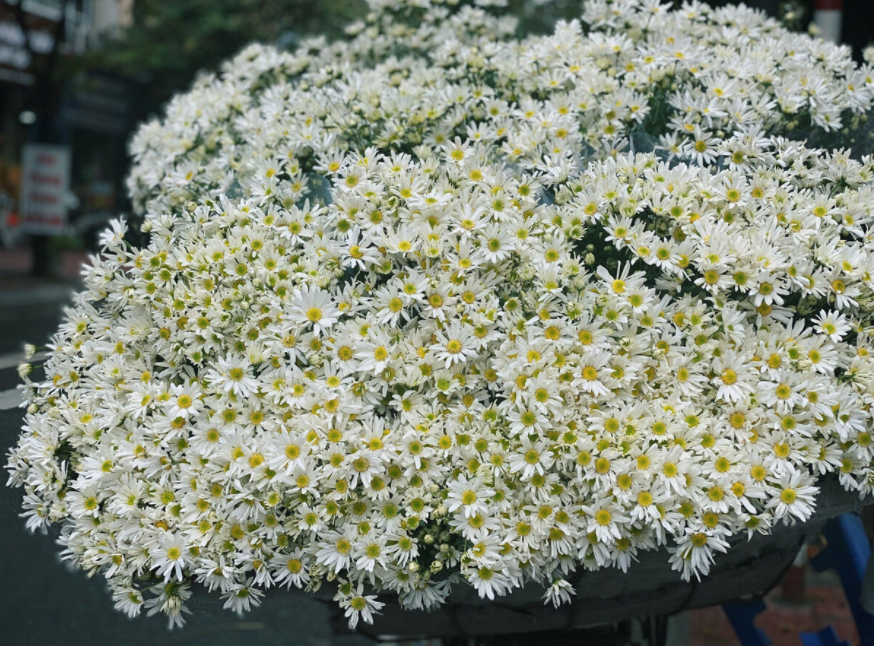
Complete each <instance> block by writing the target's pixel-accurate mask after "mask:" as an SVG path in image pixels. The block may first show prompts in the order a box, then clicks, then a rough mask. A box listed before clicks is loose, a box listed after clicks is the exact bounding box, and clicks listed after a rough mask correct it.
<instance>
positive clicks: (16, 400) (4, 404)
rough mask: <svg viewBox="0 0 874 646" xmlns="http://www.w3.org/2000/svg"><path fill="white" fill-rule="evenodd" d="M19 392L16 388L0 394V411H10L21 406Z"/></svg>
mask: <svg viewBox="0 0 874 646" xmlns="http://www.w3.org/2000/svg"><path fill="white" fill-rule="evenodd" d="M21 401H22V399H21V392H20V391H19V390H18V389H17V388H12V389H11V390H4V391H3V392H0V410H12V409H13V408H18V405H19V404H21Z"/></svg>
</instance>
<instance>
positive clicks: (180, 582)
mask: <svg viewBox="0 0 874 646" xmlns="http://www.w3.org/2000/svg"><path fill="white" fill-rule="evenodd" d="M371 4H372V9H373V13H372V14H371V15H370V16H369V17H368V20H367V21H366V22H364V23H362V24H359V25H353V27H352V28H350V34H351V39H350V40H349V41H348V42H344V43H342V44H334V45H327V44H325V43H323V42H320V41H311V42H307V43H305V44H304V45H303V46H302V47H301V48H300V49H299V50H298V51H296V52H295V53H293V54H292V53H282V52H279V51H277V50H275V49H272V48H268V47H262V46H253V47H250V48H249V49H247V50H246V51H244V52H243V53H242V54H240V55H239V56H238V57H237V58H236V59H235V60H234V61H232V62H231V63H230V64H229V65H228V66H227V67H226V68H225V70H224V72H223V74H222V75H221V76H218V77H212V76H210V77H204V78H203V79H201V80H200V81H199V82H198V83H197V84H196V85H195V87H194V88H193V90H192V91H191V92H190V93H189V94H187V95H185V96H181V97H178V98H177V99H175V100H174V101H173V102H172V103H171V105H170V106H169V108H168V113H167V118H166V119H165V120H164V121H163V122H155V123H152V124H149V125H147V126H145V127H144V128H143V129H142V130H141V131H140V132H139V134H138V135H137V136H136V138H135V140H134V143H133V153H134V157H135V161H136V165H135V168H134V171H133V172H132V174H131V178H130V183H129V185H130V189H131V192H132V194H133V196H134V198H135V200H136V203H137V204H138V205H139V206H140V207H141V208H142V209H143V211H144V213H145V220H144V224H143V230H144V231H147V232H148V233H149V234H150V237H149V241H148V243H147V244H145V245H143V246H133V245H131V244H129V243H128V242H126V240H125V232H126V227H125V225H124V224H121V223H118V224H116V225H115V226H114V227H113V228H112V229H111V230H110V231H108V232H107V233H106V234H104V236H103V238H102V244H103V246H104V253H103V254H102V255H101V256H100V257H95V258H94V259H93V262H92V265H91V266H90V267H89V268H88V269H87V270H86V272H85V282H86V289H85V291H84V292H82V293H81V294H79V295H78V296H77V297H76V300H75V304H74V306H73V307H71V308H70V309H69V310H68V311H67V314H66V318H65V321H64V323H63V324H62V325H61V328H60V330H59V331H58V333H57V335H56V336H55V338H54V339H53V345H52V350H51V353H50V355H49V358H48V360H47V362H46V364H45V377H44V378H41V379H37V380H35V381H33V380H30V379H28V381H27V384H26V386H25V388H26V392H27V396H28V409H27V415H26V418H25V427H24V431H23V433H22V436H21V438H20V440H19V443H18V446H17V447H16V448H15V449H14V450H13V451H12V453H11V455H10V457H9V463H8V468H9V470H10V474H11V476H10V481H11V482H12V483H13V484H16V485H22V486H24V488H25V492H26V493H25V498H24V507H25V516H26V517H27V524H28V526H29V527H30V528H33V529H35V528H45V527H46V526H48V525H49V524H53V523H56V524H59V525H60V527H61V541H62V543H63V545H64V547H65V550H64V556H65V557H66V558H69V559H71V560H72V561H74V562H75V563H77V564H78V565H79V566H80V567H82V568H83V569H86V570H88V571H97V572H101V573H102V574H104V575H105V576H106V578H107V580H108V582H109V585H110V586H111V588H112V590H113V593H114V595H115V599H116V602H117V604H116V605H117V607H118V608H120V609H122V610H124V611H126V612H128V613H129V614H131V615H135V614H137V613H139V612H140V611H141V610H142V609H143V608H147V609H148V611H149V613H150V614H152V613H155V612H159V611H163V612H165V613H166V614H167V615H168V616H169V617H170V621H171V624H175V623H182V622H183V614H182V613H183V611H185V605H184V602H185V600H186V599H187V598H189V597H190V595H191V593H192V592H191V586H192V584H193V583H197V584H202V585H203V586H205V587H206V588H207V589H208V590H210V591H213V590H218V591H219V592H220V593H221V595H222V596H223V597H224V598H225V599H226V606H227V607H229V608H232V609H234V610H237V611H239V612H242V611H243V610H246V609H248V608H249V607H250V606H252V605H257V603H258V601H259V599H260V598H261V597H262V595H263V590H264V589H267V588H270V587H272V586H296V587H299V588H306V589H307V590H314V589H317V588H318V587H319V586H320V585H322V584H323V583H324V582H325V581H334V580H336V581H337V582H338V584H339V585H338V592H337V595H336V600H337V601H338V602H339V604H340V605H341V607H342V608H344V609H345V612H346V615H347V617H349V621H350V624H351V625H352V626H354V625H355V624H356V623H357V622H358V621H359V619H363V620H365V621H371V620H372V615H373V613H375V612H377V611H378V610H379V609H380V608H381V607H382V605H383V602H382V601H379V600H378V599H377V596H376V594H374V593H377V592H382V593H388V592H391V593H393V594H394V595H395V596H396V597H397V599H398V600H399V602H400V603H401V604H402V605H403V606H405V607H408V608H417V609H423V608H424V609H427V608H431V607H434V606H436V605H439V604H440V603H442V602H443V601H444V600H445V599H446V598H447V596H448V595H449V593H450V591H451V588H452V586H453V585H463V584H470V585H472V586H473V587H474V588H476V590H477V591H478V592H479V594H480V595H481V596H484V597H488V598H490V599H492V598H494V597H495V596H500V595H504V594H507V593H508V592H510V591H511V590H513V589H514V588H517V587H519V586H522V585H524V584H525V583H526V582H532V581H533V582H536V583H538V584H541V585H543V586H544V587H545V589H546V593H545V598H546V600H547V602H550V601H551V602H553V603H555V604H556V605H558V604H560V603H563V602H567V601H569V600H570V598H571V595H572V594H573V593H574V589H573V586H572V585H571V584H570V583H569V582H568V580H567V577H568V575H569V574H570V573H571V572H573V571H575V570H576V569H578V568H585V569H596V568H602V567H611V566H612V567H618V568H621V569H622V570H625V569H627V568H628V567H629V565H630V564H631V562H632V561H633V560H634V558H635V554H636V553H637V552H639V551H641V550H647V549H656V548H659V547H662V546H666V547H667V549H668V550H669V552H670V556H669V558H670V560H671V563H672V565H673V567H674V568H675V569H676V570H678V572H679V573H680V575H682V576H683V577H685V578H687V579H688V578H690V577H692V576H702V575H706V574H707V572H708V571H709V567H710V564H711V563H712V561H713V558H714V554H715V553H716V552H723V551H725V550H726V549H727V548H728V539H729V537H731V536H732V535H735V534H748V535H752V534H753V533H755V532H768V531H769V529H770V528H771V527H772V526H774V525H775V524H778V523H791V522H799V521H800V522H803V521H805V520H806V519H807V518H809V517H810V515H811V513H812V511H813V509H814V506H815V504H816V494H817V492H818V487H817V484H816V483H817V479H818V478H819V477H821V476H824V475H826V474H837V477H839V478H840V481H841V482H842V483H843V485H844V486H845V487H846V488H847V489H852V490H857V491H859V492H860V495H865V494H869V493H870V492H871V489H872V484H874V475H872V446H871V443H872V436H871V432H872V431H871V429H872V418H871V410H870V409H871V406H872V403H874V360H872V358H871V352H872V338H871V334H870V330H871V327H870V325H871V319H872V312H874V290H872V286H874V282H872V281H874V278H872V272H874V251H872V247H871V241H870V236H871V221H872V206H871V205H872V203H874V200H872V196H874V162H872V160H871V159H870V158H868V157H865V158H863V159H862V160H861V161H860V160H858V159H855V158H853V157H852V156H851V155H850V153H849V152H847V151H837V152H827V151H823V150H819V149H815V148H808V147H807V146H806V145H805V144H802V143H798V142H797V141H793V139H792V137H794V136H796V134H797V133H800V132H803V133H804V136H805V137H808V138H810V139H812V140H816V139H817V137H825V136H826V134H828V135H829V136H830V137H837V138H838V140H839V141H843V142H845V143H848V144H853V145H854V146H856V148H857V149H858V148H859V147H860V146H864V145H866V144H868V143H869V142H868V139H867V134H866V133H865V129H864V125H865V123H866V122H867V115H868V113H869V112H870V111H871V107H872V106H871V104H872V98H874V83H872V70H871V69H869V68H867V67H866V68H857V67H855V66H854V65H853V64H852V62H851V61H850V59H849V55H848V52H847V51H846V50H845V49H841V48H836V47H834V46H832V45H829V44H826V43H823V42H819V41H815V40H813V39H810V38H808V37H805V36H799V35H794V34H791V33H788V32H786V31H784V30H783V29H782V28H781V27H780V26H779V25H778V24H777V23H776V22H774V21H771V20H769V19H767V18H766V17H764V15H762V14H759V13H757V12H754V11H751V10H749V9H746V8H743V7H730V8H724V9H719V10H713V9H710V8H708V7H705V6H703V5H700V4H697V3H687V4H686V5H684V6H683V8H682V9H680V10H678V11H670V10H668V9H667V8H666V7H665V6H662V5H659V4H658V3H657V2H653V1H650V0H622V1H613V2H606V1H598V0H593V1H590V2H587V3H586V4H585V6H584V9H583V14H582V19H583V21H584V22H585V23H586V24H587V25H588V30H583V28H582V26H581V24H580V23H578V22H573V23H568V24H560V25H559V26H558V27H557V29H556V32H555V34H554V35H552V36H548V37H529V38H526V39H522V40H514V39H513V38H512V37H511V35H512V33H513V28H514V27H513V24H512V22H511V21H508V20H507V19H505V18H495V17H492V16H491V15H490V14H488V13H486V12H485V10H484V9H483V8H477V7H463V8H460V9H459V8H457V7H452V6H450V3H446V4H443V3H439V2H422V1H419V2H409V3H397V2H390V3H388V2H375V1H374V2H372V3H371ZM641 147H643V148H645V149H646V150H645V152H639V150H640V148H641ZM635 151H637V152H635Z"/></svg>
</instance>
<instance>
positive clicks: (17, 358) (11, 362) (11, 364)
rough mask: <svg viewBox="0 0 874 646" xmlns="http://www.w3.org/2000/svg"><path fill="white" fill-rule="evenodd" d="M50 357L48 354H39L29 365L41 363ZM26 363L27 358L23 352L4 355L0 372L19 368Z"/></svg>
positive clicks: (1, 358) (0, 356)
mask: <svg viewBox="0 0 874 646" xmlns="http://www.w3.org/2000/svg"><path fill="white" fill-rule="evenodd" d="M48 356H49V355H48V352H37V353H36V354H35V355H33V357H32V358H31V359H30V362H29V363H39V362H40V361H42V360H43V359H45V358H46V357H48ZM24 362H25V358H24V353H23V352H11V353H10V354H3V355H0V370H6V368H17V367H18V366H19V364H22V363H24Z"/></svg>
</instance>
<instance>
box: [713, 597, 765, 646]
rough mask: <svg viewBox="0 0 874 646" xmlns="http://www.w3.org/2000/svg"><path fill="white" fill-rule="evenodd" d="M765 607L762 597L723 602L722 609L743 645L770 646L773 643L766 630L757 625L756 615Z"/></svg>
mask: <svg viewBox="0 0 874 646" xmlns="http://www.w3.org/2000/svg"><path fill="white" fill-rule="evenodd" d="M764 609H765V602H764V601H762V600H761V599H754V600H753V601H742V602H739V603H726V604H723V606H722V610H723V611H724V612H725V615H726V616H727V617H728V620H729V621H730V622H731V627H732V628H734V632H735V633H736V634H737V638H738V639H739V640H740V643H741V644H743V646H768V645H769V644H770V643H771V640H770V639H768V636H767V635H766V634H765V633H764V631H763V630H762V629H761V628H758V627H756V625H755V620H756V615H758V614H759V613H760V612H762V611H763V610H764Z"/></svg>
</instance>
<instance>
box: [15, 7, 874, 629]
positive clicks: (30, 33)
mask: <svg viewBox="0 0 874 646" xmlns="http://www.w3.org/2000/svg"><path fill="white" fill-rule="evenodd" d="M677 4H679V2H678V3H677ZM708 4H711V5H723V4H727V2H726V1H725V0H711V1H710V2H709V3H708ZM747 4H748V5H750V6H754V7H758V8H761V9H763V10H765V11H767V12H768V13H770V14H771V15H773V16H775V17H778V18H780V19H781V20H783V21H784V22H786V23H787V24H788V25H790V26H791V27H792V28H794V29H798V30H801V31H804V30H811V29H812V30H813V31H814V32H816V33H819V35H820V36H822V37H824V38H827V39H829V40H833V41H835V42H841V43H845V44H847V45H848V46H850V47H852V48H853V52H854V57H855V58H856V59H857V60H861V52H862V49H863V48H864V47H865V46H867V45H869V44H871V42H872V41H874V29H872V27H871V25H872V22H871V20H870V18H871V17H872V15H874V6H872V5H874V2H872V0H796V1H792V2H785V1H781V0H749V1H748V2H747ZM579 6H580V3H579V1H578V0H577V1H571V0H553V1H552V2H549V3H547V4H543V3H542V2H534V1H532V0H510V8H511V11H513V12H514V13H516V14H517V15H518V16H519V18H520V29H521V30H523V31H524V32H535V33H539V32H545V31H547V30H550V29H551V25H552V24H554V22H555V21H556V20H557V19H560V18H571V17H574V16H575V15H578V14H579ZM365 12H366V6H365V3H364V2H363V0H0V453H2V454H4V455H5V453H6V452H7V450H8V449H9V447H10V446H11V445H12V443H13V441H14V440H15V437H16V436H17V433H18V430H19V428H20V424H21V416H22V413H21V411H20V410H19V409H17V408H16V407H17V404H18V398H17V393H16V392H15V390H14V388H15V385H16V383H17V382H18V377H17V374H16V371H15V368H16V366H17V364H18V363H19V362H20V361H21V360H22V358H23V350H22V348H23V344H24V343H25V342H31V343H36V344H44V343H45V342H46V341H47V340H48V338H49V336H50V335H51V333H52V331H53V330H54V329H55V328H56V326H57V324H58V321H59V319H60V316H61V311H62V307H63V305H64V303H65V302H66V301H67V300H68V299H69V297H70V295H71V293H72V291H73V290H74V289H75V287H76V281H77V278H78V275H79V269H80V267H81V264H82V263H83V262H85V261H87V256H88V254H89V253H92V252H93V251H95V246H96V241H97V236H98V234H99V232H100V231H101V229H102V228H103V227H105V226H106V223H107V221H108V220H110V219H112V218H115V217H117V216H119V215H125V214H127V213H129V209H130V203H129V201H128V196H127V194H126V190H125V177H126V175H127V173H128V168H129V160H128V154H127V143H128V141H129V139H130V137H131V135H132V134H133V132H134V131H135V130H136V129H137V127H138V126H139V125H140V124H142V123H143V122H144V121H146V120H148V119H151V118H155V117H156V116H158V115H160V114H161V109H162V106H163V105H164V104H165V103H166V101H167V100H168V99H169V98H170V97H171V96H172V95H173V94H175V93H177V92H179V91H182V90H184V89H185V88H186V87H188V86H189V85H190V84H191V82H192V81H193V79H194V78H195V77H196V75H197V74H198V73H201V72H202V71H214V70H216V69H217V68H218V66H219V65H220V63H221V61H222V60H224V59H226V58H228V57H230V56H232V55H233V54H235V53H236V52H237V51H238V50H239V49H241V48H242V47H243V46H244V45H246V44H247V43H249V42H251V41H262V42H270V43H275V44H278V45H280V46H284V47H289V48H290V47H294V45H295V43H296V41H297V40H299V39H300V38H301V37H302V36H305V35H310V34H324V35H326V36H328V37H329V38H333V37H341V36H342V28H343V25H345V24H347V23H349V22H351V21H353V20H355V19H356V18H360V17H362V16H363V15H364V13H365ZM20 495H21V493H20V490H15V491H13V490H10V489H8V488H6V487H0V526H2V531H0V554H3V555H4V557H6V559H8V560H9V561H8V564H4V567H3V577H2V579H3V581H5V582H7V584H6V585H3V586H0V645H3V646H5V645H7V644H9V645H15V646H20V645H24V644H55V643H65V644H71V645H76V644H85V643H90V644H103V643H118V644H141V643H142V644H146V643H148V644H164V643H167V644H170V643H179V644H182V643H189V644H195V643H198V644H199V643H203V644H206V643H211V644H213V645H217V644H225V643H227V644H231V643H234V644H237V643H245V644H261V643H265V644H266V643H268V642H269V643H272V644H279V643H288V644H306V645H312V646H319V645H328V644H348V645H350V646H352V645H357V644H367V643H372V640H371V639H369V638H365V637H363V636H361V635H351V634H349V635H345V636H343V635H340V636H338V635H337V630H336V626H335V625H333V623H334V622H333V619H332V617H331V616H330V615H329V613H328V611H327V610H326V609H325V607H324V606H322V605H320V604H319V602H317V601H314V600H312V599H308V598H302V597H298V598H296V600H295V601H294V602H293V603H292V604H289V603H288V601H287V600H286V599H285V598H284V597H272V598H268V599H267V601H266V603H265V604H264V606H263V607H262V608H260V609H258V610H257V611H255V612H253V613H251V615H250V616H248V617H247V619H246V620H245V621H236V620H234V618H233V616H231V615H229V614H228V613H227V612H223V611H219V613H216V614H209V613H203V614H200V615H198V616H197V617H195V618H194V619H193V620H192V622H191V626H190V627H189V628H186V629H185V630H184V631H183V632H181V633H179V632H177V633H175V634H169V633H167V632H166V630H165V625H164V621H163V620H162V619H159V618H154V619H145V618H141V619H139V620H136V621H133V622H132V621H130V620H128V619H127V618H125V617H124V616H123V615H121V614H120V613H117V612H113V611H112V610H111V601H110V597H109V595H108V593H107V592H106V591H105V589H104V584H103V582H102V581H99V580H88V579H86V578H85V577H84V576H83V575H82V574H81V573H71V572H68V571H66V570H65V569H64V567H63V566H62V565H61V564H60V563H59V562H58V561H57V558H56V551H57V548H56V546H55V545H54V544H53V541H52V540H51V539H50V538H49V537H45V538H42V539H38V540H33V539H30V538H29V537H28V536H27V534H26V532H25V529H24V523H23V521H21V520H20V519H19V518H18V510H19V507H20ZM11 582H15V584H14V585H12V584H11ZM767 605H768V611H767V612H766V613H763V614H762V615H760V617H759V620H758V625H760V626H762V627H764V628H765V629H766V632H767V633H768V635H769V636H770V639H771V641H772V643H775V644H793V645H794V644H799V643H800V641H799V636H798V634H799V632H800V631H813V632H815V631H818V630H820V629H821V628H824V627H826V626H829V625H832V626H834V627H835V628H836V629H837V634H838V635H839V636H840V638H841V639H847V640H850V642H851V643H854V644H856V643H859V642H858V635H857V633H856V629H855V627H854V624H853V621H852V616H851V613H850V609H849V607H848V605H847V601H846V598H845V597H844V593H843V591H842V588H841V585H840V581H839V580H838V579H837V577H836V576H835V575H834V574H829V573H825V574H819V573H817V574H814V573H813V572H812V571H811V570H809V569H808V568H807V567H806V562H805V558H804V555H802V556H801V557H799V559H798V560H797V562H796V564H795V566H794V567H792V568H790V569H789V570H788V572H787V575H786V577H785V578H784V583H783V585H782V586H780V587H778V588H776V589H775V590H774V591H773V592H772V593H771V594H770V595H769V596H768V598H767ZM43 609H49V610H50V611H51V613H52V621H47V620H46V618H45V613H44V612H43ZM58 613H63V615H64V617H65V621H63V622H61V623H59V622H58V619H57V617H58ZM343 623H344V622H340V623H339V624H338V625H340V626H342V624H343ZM61 625H63V632H61V628H60V627H61ZM644 628H645V626H644ZM634 630H642V628H640V627H638V628H635V627H634V626H630V627H629V626H626V627H619V628H616V627H613V628H611V629H610V630H605V631H601V632H596V633H593V634H591V635H589V636H588V637H587V638H585V639H582V641H581V636H579V635H576V636H574V637H569V636H568V635H563V636H562V635H558V636H556V635H552V636H547V635H544V636H542V637H537V638H536V639H535V638H533V637H530V636H522V637H520V638H519V640H516V641H514V640H511V639H508V638H502V639H501V640H500V641H501V643H502V645H503V644H508V643H511V644H515V643H519V644H526V643H535V642H536V643H538V644H540V643H542V644H565V643H591V644H596V645H600V644H611V643H628V641H629V640H633V638H634V635H633V634H632V633H633V631H634ZM656 630H659V631H665V632H666V635H665V638H666V640H667V643H668V644H673V645H676V646H687V645H695V646H699V645H700V646H722V645H726V646H728V645H735V644H740V643H741V642H740V640H739V638H738V636H737V634H736V633H735V631H733V630H732V626H731V624H730V623H729V620H728V619H727V618H726V615H725V614H724V613H723V611H722V610H721V609H720V608H712V609H704V610H698V611H694V612H688V613H684V614H681V615H678V616H676V617H674V618H672V619H671V620H670V621H669V622H668V624H667V625H666V626H659V627H656ZM617 631H618V632H617ZM628 631H631V632H628ZM626 633H627V634H626ZM456 641H457V643H458V644H462V643H464V644H468V643H471V642H469V641H466V640H463V639H462V640H456ZM456 641H453V642H452V643H453V644H455V643H456ZM425 643H427V642H420V644H422V645H423V644H425ZM433 643H434V644H436V643H438V642H433ZM444 643H449V642H444ZM476 643H491V642H489V641H488V640H486V641H485V642H483V641H482V640H480V641H477V642H476ZM744 643H747V642H746V640H745V641H744ZM762 643H765V642H762Z"/></svg>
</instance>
